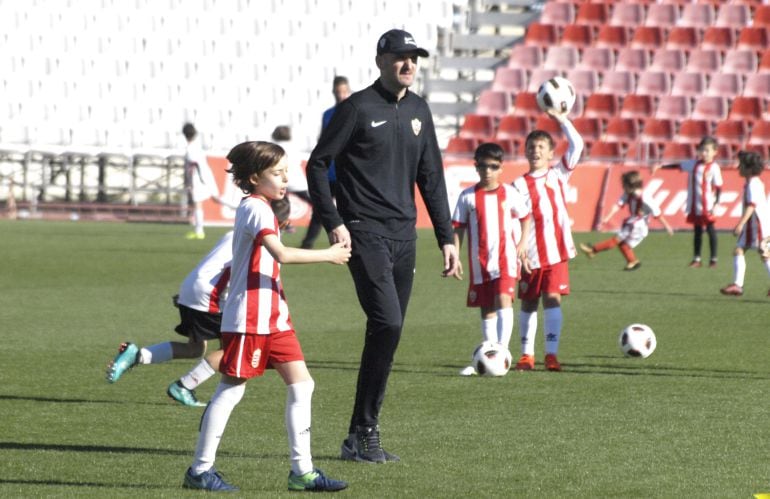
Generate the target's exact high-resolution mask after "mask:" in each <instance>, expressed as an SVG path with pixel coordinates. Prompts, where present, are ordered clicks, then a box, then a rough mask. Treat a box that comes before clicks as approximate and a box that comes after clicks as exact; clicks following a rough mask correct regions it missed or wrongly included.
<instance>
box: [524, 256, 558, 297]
mask: <svg viewBox="0 0 770 499" xmlns="http://www.w3.org/2000/svg"><path fill="white" fill-rule="evenodd" d="M546 293H558V294H560V295H568V294H569V267H568V265H567V261H566V260H565V261H563V262H559V263H555V264H553V265H548V266H547V267H542V268H539V269H532V272H530V273H526V272H522V273H521V280H519V299H520V300H524V301H536V300H537V299H538V298H540V296H541V295H543V294H546Z"/></svg>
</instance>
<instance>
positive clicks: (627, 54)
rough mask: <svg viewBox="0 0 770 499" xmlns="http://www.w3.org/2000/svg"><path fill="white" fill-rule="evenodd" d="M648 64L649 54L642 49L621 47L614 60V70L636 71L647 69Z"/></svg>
mask: <svg viewBox="0 0 770 499" xmlns="http://www.w3.org/2000/svg"><path fill="white" fill-rule="evenodd" d="M649 64H650V55H649V53H648V52H647V51H646V50H644V49H633V48H623V49H620V50H619V51H618V58H617V60H616V61H615V70H616V71H634V72H636V73H639V72H642V71H644V70H645V69H647V66H649Z"/></svg>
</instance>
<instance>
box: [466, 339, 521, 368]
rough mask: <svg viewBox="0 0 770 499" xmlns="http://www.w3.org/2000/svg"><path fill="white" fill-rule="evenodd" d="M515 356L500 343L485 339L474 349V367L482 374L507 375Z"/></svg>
mask: <svg viewBox="0 0 770 499" xmlns="http://www.w3.org/2000/svg"><path fill="white" fill-rule="evenodd" d="M512 361H513V357H512V356H511V352H509V351H508V349H507V348H505V347H504V346H503V345H501V344H500V343H492V342H491V341H485V342H483V343H482V344H481V345H479V346H477V347H476V350H474V351H473V367H474V368H475V369H476V372H477V373H479V374H480V375H481V376H505V374H506V373H507V372H508V369H510V368H511V362H512Z"/></svg>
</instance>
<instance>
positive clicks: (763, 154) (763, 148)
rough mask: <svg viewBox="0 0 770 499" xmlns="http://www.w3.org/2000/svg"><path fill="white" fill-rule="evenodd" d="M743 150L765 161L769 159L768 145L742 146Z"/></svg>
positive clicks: (769, 146) (752, 144)
mask: <svg viewBox="0 0 770 499" xmlns="http://www.w3.org/2000/svg"><path fill="white" fill-rule="evenodd" d="M743 149H744V150H746V151H751V152H755V153H757V154H759V157H760V158H762V159H763V160H765V161H768V160H769V159H770V143H749V144H746V145H745V146H743Z"/></svg>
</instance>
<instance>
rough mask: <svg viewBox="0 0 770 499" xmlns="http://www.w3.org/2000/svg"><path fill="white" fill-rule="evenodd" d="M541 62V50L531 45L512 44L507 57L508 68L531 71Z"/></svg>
mask: <svg viewBox="0 0 770 499" xmlns="http://www.w3.org/2000/svg"><path fill="white" fill-rule="evenodd" d="M542 64H543V52H542V50H541V49H540V47H536V46H533V45H514V46H513V48H512V49H511V55H510V56H509V57H508V67H509V68H519V69H526V70H527V71H531V70H532V69H535V68H539V67H540V66H541V65H542Z"/></svg>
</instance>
